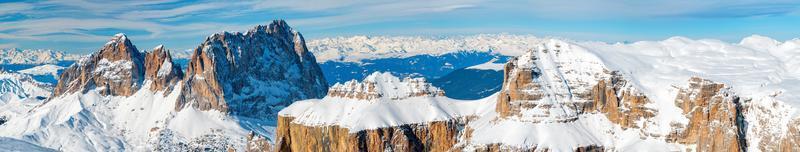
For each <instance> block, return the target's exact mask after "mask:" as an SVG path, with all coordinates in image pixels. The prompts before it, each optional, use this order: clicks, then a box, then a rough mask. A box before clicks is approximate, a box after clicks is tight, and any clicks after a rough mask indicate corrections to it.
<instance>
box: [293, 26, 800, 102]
mask: <svg viewBox="0 0 800 152" xmlns="http://www.w3.org/2000/svg"><path fill="white" fill-rule="evenodd" d="M549 40H550V39H546V38H537V37H534V36H530V35H509V34H482V35H472V36H454V37H439V38H435V37H420V36H416V37H415V36H394V37H392V36H353V37H334V38H322V39H315V40H310V41H308V44H307V45H308V47H309V50H310V51H312V52H313V53H314V54H315V56H316V57H317V60H318V61H330V60H341V61H346V62H358V61H359V60H362V59H372V58H387V57H407V56H413V55H419V54H433V55H435V54H442V53H447V52H453V51H459V50H474V51H488V50H492V51H493V52H497V53H500V54H504V55H509V56H519V55H522V54H524V52H526V51H528V50H530V49H532V48H536V47H538V46H540V45H541V44H543V43H545V42H547V41H549ZM561 41H565V42H569V43H574V44H575V45H577V46H580V47H582V48H584V49H585V50H587V51H589V52H592V53H593V54H594V55H596V56H597V57H598V58H600V59H601V60H602V61H603V62H604V63H605V64H606V66H607V67H608V68H609V70H618V71H621V74H623V75H625V76H626V77H628V78H631V79H633V82H634V83H635V84H636V85H637V86H636V88H640V89H642V90H641V91H642V92H644V93H645V94H647V96H648V97H649V98H651V99H653V100H658V101H669V102H672V101H673V98H674V95H675V91H676V90H675V89H670V87H664V86H680V85H683V84H685V82H686V80H688V79H689V78H690V77H692V76H699V77H702V78H706V79H709V80H713V81H717V82H722V83H726V84H729V85H731V86H732V87H733V88H734V89H735V90H736V92H738V93H740V94H742V95H743V97H748V98H755V97H770V96H775V97H776V98H777V99H779V100H781V101H784V102H789V103H790V105H791V106H792V107H800V102H795V101H800V95H795V94H794V93H793V92H800V85H795V84H798V83H800V82H798V81H800V57H798V55H800V39H791V40H786V41H783V42H781V41H777V40H774V39H772V38H769V37H765V36H759V35H753V36H749V37H745V38H743V39H742V40H741V42H739V43H729V42H724V41H720V40H714V39H699V40H694V39H689V38H685V37H672V38H669V39H665V40H661V41H639V42H634V43H605V42H594V41H572V40H561ZM664 103H668V102H664Z"/></svg>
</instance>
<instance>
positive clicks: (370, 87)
mask: <svg viewBox="0 0 800 152" xmlns="http://www.w3.org/2000/svg"><path fill="white" fill-rule="evenodd" d="M419 96H431V97H435V96H444V91H442V90H441V89H439V88H437V87H434V86H433V85H431V84H430V83H428V82H427V81H426V80H425V78H408V77H407V78H404V79H403V80H400V79H399V78H397V77H394V76H392V75H391V74H390V73H388V72H385V73H381V72H375V73H372V74H370V75H369V76H367V78H365V79H364V81H362V82H358V81H356V80H350V81H347V82H345V83H341V84H340V83H336V84H334V85H333V86H332V87H331V88H330V89H329V90H328V97H340V98H349V99H359V100H377V99H380V98H388V99H390V100H399V99H406V98H410V97H419Z"/></svg>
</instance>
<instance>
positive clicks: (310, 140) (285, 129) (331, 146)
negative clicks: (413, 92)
mask: <svg viewBox="0 0 800 152" xmlns="http://www.w3.org/2000/svg"><path fill="white" fill-rule="evenodd" d="M293 119H294V118H292V117H279V118H278V130H277V131H276V137H277V142H276V148H277V149H276V150H278V151H372V152H381V151H434V152H445V151H451V149H452V148H453V146H454V145H455V144H456V142H457V135H459V133H460V132H461V130H460V129H459V128H460V127H463V125H460V124H463V123H460V122H458V121H456V120H450V121H433V122H426V123H421V124H405V125H400V126H393V127H385V128H377V129H370V130H361V131H356V132H350V130H349V129H347V128H342V127H339V126H304V125H301V124H294V123H292V120H293Z"/></svg>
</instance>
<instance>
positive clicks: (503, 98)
mask: <svg viewBox="0 0 800 152" xmlns="http://www.w3.org/2000/svg"><path fill="white" fill-rule="evenodd" d="M608 73H609V72H608V70H606V68H605V66H604V65H603V63H602V61H601V60H600V59H599V58H597V57H596V56H595V55H594V54H591V53H590V52H588V51H587V50H586V49H584V48H581V47H580V46H577V45H573V44H570V43H568V42H564V41H560V40H550V41H548V42H545V43H543V44H540V45H539V46H537V47H535V48H533V49H532V50H531V51H529V52H527V53H525V54H523V55H522V56H519V57H517V58H514V59H512V60H510V61H509V62H508V63H506V65H505V67H504V77H503V87H502V90H501V91H500V95H499V96H498V103H497V107H496V111H497V112H498V114H499V115H500V116H501V117H508V116H521V117H519V118H526V119H527V118H530V119H531V121H537V122H538V121H541V120H555V121H564V120H570V119H573V118H574V117H575V116H577V114H580V113H582V106H583V105H584V104H589V102H588V101H591V98H590V94H591V90H592V87H593V86H594V85H595V84H597V82H598V81H599V80H602V79H606V78H608V77H609V74H608ZM523 111H532V112H523Z"/></svg>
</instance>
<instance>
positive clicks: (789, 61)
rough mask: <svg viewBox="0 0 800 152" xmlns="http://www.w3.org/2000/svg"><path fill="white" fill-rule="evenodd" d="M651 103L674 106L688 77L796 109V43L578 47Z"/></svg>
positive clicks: (799, 51) (750, 40) (799, 80)
mask: <svg viewBox="0 0 800 152" xmlns="http://www.w3.org/2000/svg"><path fill="white" fill-rule="evenodd" d="M578 44H579V45H581V46H583V47H585V48H587V49H588V50H590V51H591V52H593V53H594V54H596V55H597V56H598V57H600V58H601V59H602V60H603V61H604V62H605V63H606V65H607V66H608V67H609V68H610V69H611V70H618V71H621V73H622V74H624V75H627V77H628V78H631V79H633V80H634V82H635V84H637V85H638V86H637V88H640V89H642V91H643V92H644V93H645V94H647V96H648V97H649V98H650V99H653V100H656V101H670V102H671V101H674V98H675V92H676V90H675V89H673V88H672V87H666V86H683V85H685V83H684V82H685V81H686V80H688V79H689V78H691V77H693V76H699V77H702V78H704V79H709V80H712V81H716V82H721V83H725V84H727V85H729V86H731V87H732V89H733V90H734V92H736V93H737V94H738V95H739V96H741V97H743V98H745V99H759V98H775V99H777V100H780V101H783V102H786V103H788V104H789V105H791V106H792V107H795V108H797V107H800V95H798V94H797V92H800V85H798V84H800V60H798V59H800V58H799V55H800V39H792V40H787V41H784V42H780V41H777V40H774V39H771V38H768V37H764V36H758V35H753V36H750V37H746V38H744V39H742V41H741V42H740V43H728V42H723V41H719V40H714V39H700V40H693V39H689V38H685V37H672V38H669V39H666V40H662V41H640V42H635V43H630V44H622V43H615V44H608V43H599V42H579V43H578Z"/></svg>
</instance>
